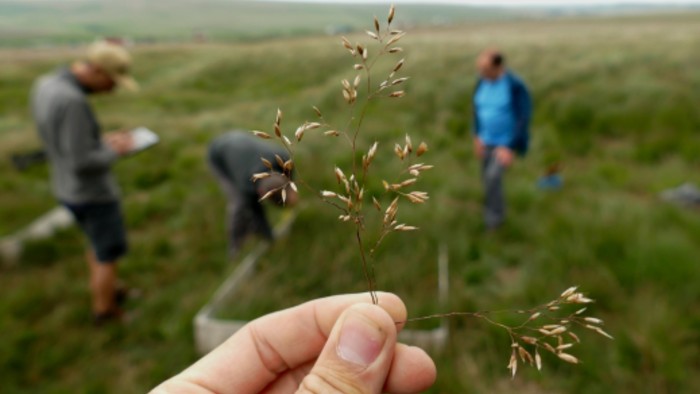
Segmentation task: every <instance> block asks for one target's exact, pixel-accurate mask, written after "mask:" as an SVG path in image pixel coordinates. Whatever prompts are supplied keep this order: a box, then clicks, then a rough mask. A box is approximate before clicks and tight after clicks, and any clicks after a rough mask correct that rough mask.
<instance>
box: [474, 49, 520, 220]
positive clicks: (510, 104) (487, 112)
mask: <svg viewBox="0 0 700 394" xmlns="http://www.w3.org/2000/svg"><path fill="white" fill-rule="evenodd" d="M476 67H477V70H478V72H479V79H478V80H477V83H476V87H475V89H474V95H473V125H474V129H473V131H474V153H475V154H476V156H477V157H478V158H479V159H480V160H481V162H482V170H481V175H482V180H483V183H484V189H485V194H486V195H485V203H484V220H485V224H486V228H487V229H488V230H494V229H496V228H498V227H499V226H500V225H501V224H503V222H504V220H505V215H506V207H505V199H504V196H503V175H504V173H505V171H506V169H507V168H508V167H510V166H511V165H512V164H513V161H514V158H515V155H516V154H518V155H524V154H525V153H526V152H527V148H528V143H529V125H530V117H531V114H532V101H531V99H530V93H529V92H528V89H527V87H526V86H525V83H524V82H523V81H522V80H521V79H520V78H519V77H518V76H517V75H515V73H513V72H512V71H511V70H509V69H508V68H507V67H506V62H505V57H504V56H503V54H501V53H500V52H499V51H498V50H496V49H487V50H485V51H483V52H482V53H481V54H480V55H479V57H478V58H477V61H476Z"/></svg>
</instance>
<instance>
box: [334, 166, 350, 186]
mask: <svg viewBox="0 0 700 394" xmlns="http://www.w3.org/2000/svg"><path fill="white" fill-rule="evenodd" d="M335 179H336V180H337V181H338V183H341V182H344V181H347V178H346V177H345V174H344V173H343V170H341V169H340V168H338V167H335Z"/></svg>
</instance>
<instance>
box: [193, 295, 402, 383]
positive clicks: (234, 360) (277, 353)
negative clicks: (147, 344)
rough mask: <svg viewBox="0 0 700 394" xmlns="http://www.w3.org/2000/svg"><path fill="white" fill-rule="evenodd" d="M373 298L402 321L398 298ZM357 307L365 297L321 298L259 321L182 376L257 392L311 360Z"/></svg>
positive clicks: (395, 319)
mask: <svg viewBox="0 0 700 394" xmlns="http://www.w3.org/2000/svg"><path fill="white" fill-rule="evenodd" d="M378 297H379V306H381V307H382V308H383V309H384V310H386V311H387V313H389V315H390V316H391V317H392V318H393V319H394V321H398V322H402V321H405V320H406V307H405V305H404V304H403V302H402V301H401V299H400V298H399V297H397V296H396V295H394V294H391V293H378ZM357 303H371V298H370V296H369V294H368V293H361V294H348V295H339V296H332V297H327V298H322V299H318V300H314V301H310V302H307V303H305V304H302V305H299V306H296V307H293V308H290V309H286V310H283V311H280V312H276V313H273V314H270V315H266V316H264V317H261V318H259V319H257V320H254V321H252V322H250V323H249V324H247V325H246V326H244V327H243V328H242V329H241V330H240V331H238V332H237V333H236V334H234V335H233V336H232V337H231V338H229V339H228V340H227V341H226V342H224V343H223V344H222V345H221V346H219V347H218V348H216V349H214V350H213V351H212V352H211V353H209V354H208V355H206V356H205V357H204V358H202V359H201V360H199V361H198V362H197V363H195V364H194V365H192V366H191V367H190V368H188V369H187V370H185V371H184V372H183V373H182V375H181V378H184V379H185V380H188V381H190V382H193V383H196V384H198V385H200V386H201V387H204V388H206V389H207V390H210V391H212V392H217V393H227V392H236V393H257V392H259V391H261V390H262V389H264V388H265V387H266V386H267V385H269V384H270V383H271V382H273V381H274V380H275V379H277V377H278V376H279V375H280V374H282V373H284V372H285V371H288V370H290V369H293V368H296V367H298V366H302V365H304V364H306V363H308V362H309V361H312V360H315V359H316V357H318V355H319V353H320V352H321V350H322V349H323V346H324V344H325V343H326V341H327V339H328V335H329V334H330V332H331V329H332V328H333V325H334V324H335V322H336V320H338V317H339V316H340V314H341V313H342V312H343V311H344V310H345V309H347V308H348V307H349V306H351V305H353V304H357ZM398 328H400V327H398Z"/></svg>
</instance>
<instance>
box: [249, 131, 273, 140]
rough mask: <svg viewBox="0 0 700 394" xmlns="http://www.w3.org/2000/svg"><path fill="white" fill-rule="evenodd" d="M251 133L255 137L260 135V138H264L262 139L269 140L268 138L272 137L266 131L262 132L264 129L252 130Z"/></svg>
mask: <svg viewBox="0 0 700 394" xmlns="http://www.w3.org/2000/svg"><path fill="white" fill-rule="evenodd" d="M253 134H254V135H255V136H256V137H260V138H262V139H264V140H269V139H271V138H272V136H271V135H270V134H267V133H266V132H264V131H258V130H253Z"/></svg>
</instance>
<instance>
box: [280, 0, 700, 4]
mask: <svg viewBox="0 0 700 394" xmlns="http://www.w3.org/2000/svg"><path fill="white" fill-rule="evenodd" d="M274 1H289V2H299V1H303V2H315V3H395V4H401V3H424V4H426V3H427V4H429V3H434V4H437V3H441V4H469V5H603V4H640V3H644V4H664V5H669V4H700V0H393V1H392V0H274Z"/></svg>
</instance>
